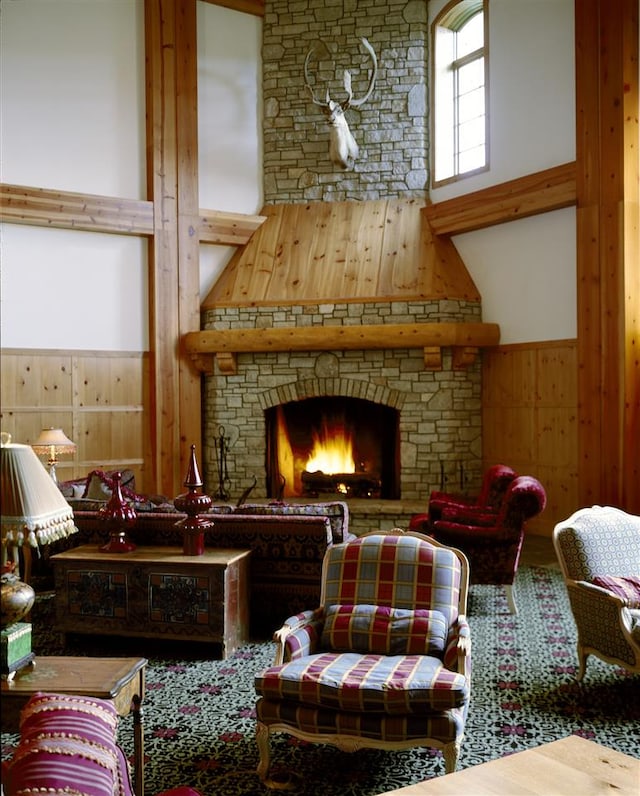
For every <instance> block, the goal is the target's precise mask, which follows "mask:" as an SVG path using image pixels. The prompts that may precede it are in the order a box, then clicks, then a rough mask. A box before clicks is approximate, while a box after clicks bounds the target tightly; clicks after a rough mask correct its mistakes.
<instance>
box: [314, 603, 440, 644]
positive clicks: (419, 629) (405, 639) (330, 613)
mask: <svg viewBox="0 0 640 796" xmlns="http://www.w3.org/2000/svg"><path fill="white" fill-rule="evenodd" d="M446 640H447V623H446V621H445V618H444V614H442V613H441V612H440V611H429V610H426V609H424V608H423V609H417V610H415V611H412V610H409V609H403V608H390V607H388V606H383V605H330V606H329V607H328V609H327V613H326V617H325V623H324V628H323V631H322V646H323V647H324V648H325V649H329V650H335V651H344V652H349V651H353V652H377V653H380V654H383V655H403V654H414V655H434V656H437V657H442V652H443V650H444V646H445V643H446Z"/></svg>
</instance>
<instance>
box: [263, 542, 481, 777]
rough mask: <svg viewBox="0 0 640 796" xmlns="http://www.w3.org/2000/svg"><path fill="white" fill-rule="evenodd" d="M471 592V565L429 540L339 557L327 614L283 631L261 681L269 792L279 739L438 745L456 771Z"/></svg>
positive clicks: (353, 550) (307, 616)
mask: <svg viewBox="0 0 640 796" xmlns="http://www.w3.org/2000/svg"><path fill="white" fill-rule="evenodd" d="M467 587H468V564H467V561H466V558H465V556H464V555H463V554H462V553H460V551H458V550H452V549H450V548H447V547H444V546H443V545H440V544H439V543H438V542H434V541H433V540H432V539H429V538H428V537H426V536H423V535H422V534H418V533H412V532H406V533H405V532H404V531H401V530H394V531H391V532H389V533H382V532H373V533H369V534H365V535H363V536H361V537H359V538H357V539H355V540H353V541H350V542H347V543H344V544H339V545H334V546H333V547H331V548H330V549H329V550H328V551H327V553H326V555H325V558H324V563H323V572H322V592H321V604H320V607H319V608H317V609H316V610H314V611H304V612H302V613H300V614H298V615H297V616H293V617H291V618H290V619H288V620H287V622H286V623H285V625H284V626H283V627H282V628H281V629H280V630H279V631H277V632H276V634H275V637H274V638H275V640H276V642H277V644H278V647H277V654H276V662H275V665H274V666H271V667H269V668H267V669H266V670H264V671H262V672H260V673H259V674H258V675H257V676H256V679H255V685H256V691H257V693H258V695H259V699H258V701H257V704H256V713H257V719H258V725H257V740H258V748H259V752H260V761H259V764H258V774H259V775H260V777H261V779H262V780H263V782H268V774H269V768H270V749H269V736H270V733H272V732H285V733H289V734H290V735H293V736H295V737H296V738H300V739H303V740H306V741H311V742H316V743H328V744H333V745H335V746H337V747H338V748H340V749H342V750H343V751H355V750H357V749H359V748H361V747H373V748H381V749H391V750H392V749H404V748H408V747H413V746H426V747H436V748H440V749H442V750H443V754H444V760H445V770H446V772H447V773H449V772H451V771H453V770H454V769H455V767H456V764H457V760H458V755H459V751H460V744H461V742H462V737H463V733H464V727H465V721H466V716H467V710H468V706H469V699H470V687H471V673H470V664H471V655H470V635H469V626H468V624H467V620H466V616H465V613H466V603H467Z"/></svg>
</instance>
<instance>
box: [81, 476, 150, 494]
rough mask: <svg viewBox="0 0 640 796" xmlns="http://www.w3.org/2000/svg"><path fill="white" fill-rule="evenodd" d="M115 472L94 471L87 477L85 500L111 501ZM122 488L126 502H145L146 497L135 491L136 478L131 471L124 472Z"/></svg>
mask: <svg viewBox="0 0 640 796" xmlns="http://www.w3.org/2000/svg"><path fill="white" fill-rule="evenodd" d="M113 472H115V471H112V472H108V473H105V472H104V471H103V470H92V471H91V472H90V473H89V475H88V476H87V481H86V486H85V490H84V494H83V495H82V497H83V498H88V499H89V500H109V498H110V497H111V494H112V491H113ZM121 473H122V477H121V478H120V488H121V490H122V497H123V498H125V499H126V500H140V501H143V500H144V496H142V495H138V494H137V493H136V492H135V491H134V487H135V476H134V474H133V472H132V471H131V470H122V471H121Z"/></svg>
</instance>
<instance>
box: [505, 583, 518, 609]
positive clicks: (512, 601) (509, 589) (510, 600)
mask: <svg viewBox="0 0 640 796" xmlns="http://www.w3.org/2000/svg"><path fill="white" fill-rule="evenodd" d="M504 589H505V591H506V593H507V605H508V606H509V611H510V612H511V613H512V614H517V613H518V606H517V605H516V598H515V595H514V593H513V584H512V583H510V584H508V585H507V586H505V587H504Z"/></svg>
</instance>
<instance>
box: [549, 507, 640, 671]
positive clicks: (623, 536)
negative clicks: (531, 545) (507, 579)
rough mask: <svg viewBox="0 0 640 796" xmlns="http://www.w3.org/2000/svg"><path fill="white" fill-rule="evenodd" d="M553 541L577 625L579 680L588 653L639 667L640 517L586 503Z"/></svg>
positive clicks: (557, 528) (557, 530)
mask: <svg viewBox="0 0 640 796" xmlns="http://www.w3.org/2000/svg"><path fill="white" fill-rule="evenodd" d="M553 544H554V546H555V549H556V554H557V556H558V560H559V562H560V567H561V569H562V574H563V576H564V581H565V584H566V587H567V591H568V593H569V600H570V603H571V610H572V612H573V618H574V619H575V623H576V627H577V630H578V661H579V670H578V675H577V678H578V680H581V679H582V678H583V677H584V674H585V671H586V667H587V658H588V656H589V655H596V656H597V657H598V658H601V659H602V660H604V661H607V662H608V663H613V664H616V665H618V666H622V667H623V668H625V669H628V670H629V671H632V672H640V517H638V516H636V515H634V514H627V513H626V512H624V511H622V510H621V509H618V508H613V507H611V506H592V507H591V508H583V509H580V510H579V511H576V512H575V513H574V514H572V515H571V517H569V518H568V519H566V520H564V521H563V522H559V523H558V524H557V525H556V526H555V528H554V531H553Z"/></svg>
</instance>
